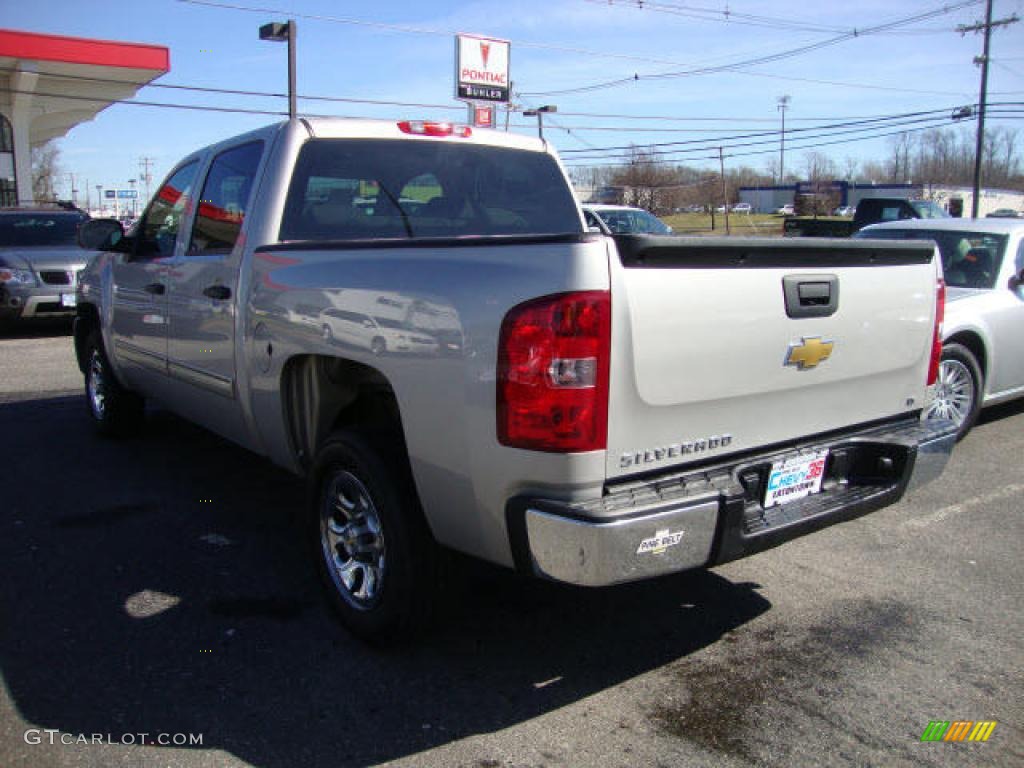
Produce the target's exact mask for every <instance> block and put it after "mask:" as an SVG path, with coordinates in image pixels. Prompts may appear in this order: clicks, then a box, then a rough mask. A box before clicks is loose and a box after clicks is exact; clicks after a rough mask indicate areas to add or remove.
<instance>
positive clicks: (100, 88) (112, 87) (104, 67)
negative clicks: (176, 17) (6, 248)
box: [0, 29, 170, 205]
mask: <svg viewBox="0 0 1024 768" xmlns="http://www.w3.org/2000/svg"><path fill="white" fill-rule="evenodd" d="M169 70H170V51H169V50H168V49H167V48H165V47H163V46H159V45H146V44H141V43H123V42H113V41H110V40H90V39H86V38H81V37H62V36H58V35H44V34H38V33H35V32H23V31H18V30H11V29H0V205H29V204H31V203H32V202H33V194H32V165H31V163H32V160H31V150H32V148H33V147H38V146H40V145H42V144H45V143H46V142H47V141H49V140H50V139H55V138H59V137H61V136H64V135H65V134H66V133H67V132H68V131H69V130H71V129H72V128H73V127H74V126H76V125H78V124H79V123H82V122H85V121H87V120H92V119H93V118H94V117H95V116H96V115H97V113H99V112H100V111H102V110H104V109H106V108H107V107H109V106H110V105H111V104H113V103H114V102H116V101H118V100H121V99H127V98H131V97H132V96H134V95H135V94H136V93H137V92H138V90H139V89H140V88H141V87H142V86H144V85H146V84H147V83H149V82H152V81H153V80H155V79H156V78H158V77H160V76H161V75H163V74H165V73H166V72H168V71H169Z"/></svg>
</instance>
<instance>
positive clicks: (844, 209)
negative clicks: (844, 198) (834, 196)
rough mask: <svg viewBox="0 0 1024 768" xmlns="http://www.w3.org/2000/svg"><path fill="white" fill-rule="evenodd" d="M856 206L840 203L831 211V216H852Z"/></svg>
mask: <svg viewBox="0 0 1024 768" xmlns="http://www.w3.org/2000/svg"><path fill="white" fill-rule="evenodd" d="M856 210H857V206H855V205H841V206H839V207H838V208H836V209H835V210H834V211H832V215H833V216H853V214H854V213H855V212H856Z"/></svg>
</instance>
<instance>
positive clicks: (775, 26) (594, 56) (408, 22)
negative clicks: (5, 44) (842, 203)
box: [0, 0, 1024, 189]
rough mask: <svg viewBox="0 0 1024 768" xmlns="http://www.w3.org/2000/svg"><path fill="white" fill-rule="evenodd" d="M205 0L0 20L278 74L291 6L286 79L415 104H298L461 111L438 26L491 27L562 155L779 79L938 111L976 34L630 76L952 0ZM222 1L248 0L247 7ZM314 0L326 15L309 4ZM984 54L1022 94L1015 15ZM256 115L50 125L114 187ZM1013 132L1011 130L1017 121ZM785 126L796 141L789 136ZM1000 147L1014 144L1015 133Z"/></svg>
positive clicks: (246, 76)
mask: <svg viewBox="0 0 1024 768" xmlns="http://www.w3.org/2000/svg"><path fill="white" fill-rule="evenodd" d="M224 3H225V4H230V5H233V6H236V8H218V7H212V6H211V5H205V4H197V3H190V2H181V1H180V0H130V1H129V2H120V0H94V1H93V2H88V1H86V2H81V1H79V0H75V1H74V2H69V1H67V0H62V1H59V2H58V1H56V0H36V2H20V3H17V4H15V3H13V2H6V3H5V4H4V11H3V15H2V20H0V24H2V25H3V26H5V27H9V28H13V29H24V30H30V31H36V32H47V33H52V34H65V35H77V36H85V37H98V38H105V39H113V40H125V41H133V42H146V43H155V44H160V45H165V46H167V47H168V48H170V51H171V71H170V73H168V74H167V75H165V76H164V77H163V78H161V80H159V81H158V82H163V83H172V84H181V85H191V86H204V87H214V88H235V89H240V90H257V91H274V92H282V93H283V92H284V91H285V90H286V87H287V78H286V48H285V46H284V45H282V44H275V43H269V42H262V41H260V40H259V39H258V36H257V28H258V27H259V25H260V24H262V23H264V22H267V21H273V20H284V19H286V18H287V17H288V16H289V15H292V16H293V17H294V18H296V20H297V22H298V25H299V34H298V91H299V93H300V94H311V95H323V96H333V97H343V98H350V99H373V100H382V101H394V102H403V103H416V104H420V105H423V106H400V105H390V106H375V105H369V104H360V103H345V102H341V103H324V102H319V103H318V102H314V101H300V104H299V109H300V112H310V113H318V114H337V115H343V116H346V115H347V116H362V117H379V118H385V119H392V118H394V119H403V118H411V117H416V118H435V119H453V120H457V119H461V118H462V116H463V115H464V114H465V110H464V108H463V107H461V106H460V105H459V103H458V102H456V101H455V100H454V96H453V92H454V85H453V72H454V62H453V50H454V43H453V39H452V34H453V33H454V32H456V31H462V32H471V33H478V34H482V35H488V36H494V37H500V38H505V39H508V40H511V43H512V65H511V68H512V79H513V81H514V83H515V90H516V91H518V92H522V93H524V94H537V95H529V96H523V97H522V98H519V99H517V100H516V101H517V102H519V103H522V104H525V105H526V106H538V105H541V104H546V103H552V104H555V105H557V107H558V110H559V111H558V114H557V115H555V116H554V117H553V119H552V120H551V121H548V122H547V123H546V125H547V129H546V131H545V133H546V137H547V138H549V139H551V140H552V141H553V142H554V143H555V145H556V146H557V148H558V149H559V151H561V152H563V158H564V159H565V160H566V162H567V163H575V162H580V160H578V159H577V158H575V156H574V154H575V153H574V150H582V149H586V148H588V147H608V146H622V145H628V144H631V143H637V144H644V143H648V142H665V141H685V140H691V139H702V140H703V139H706V140H709V141H710V140H712V139H713V138H714V137H721V136H723V135H728V134H735V133H747V132H757V131H771V130H775V129H777V128H778V117H779V115H778V111H777V109H776V101H777V98H778V97H779V96H781V95H782V94H788V95H789V96H790V97H791V104H790V108H789V110H788V112H787V129H790V128H801V127H808V126H811V125H814V124H815V123H816V122H823V121H826V122H827V121H829V120H834V121H836V122H838V121H842V120H845V119H851V118H853V119H856V118H863V117H873V116H881V115H893V114H896V113H905V112H913V111H926V110H942V111H945V110H950V109H952V108H953V107H955V106H957V105H960V104H969V103H971V102H973V101H975V100H976V99H977V90H978V68H977V67H976V66H974V65H973V64H972V58H973V57H974V56H976V55H978V54H979V53H980V52H981V37H980V36H978V35H966V36H961V35H959V34H957V33H956V31H955V27H956V25H957V24H965V23H968V24H969V23H973V22H974V21H977V20H979V19H980V18H982V17H983V15H984V4H983V3H978V4H975V5H973V6H971V7H968V8H964V9H960V10H957V11H954V12H952V13H949V14H946V15H942V16H939V17H937V18H933V19H929V20H926V21H921V22H918V23H915V24H912V25H909V26H905V27H900V28H897V29H895V30H892V31H888V32H882V33H877V34H866V35H858V36H857V37H856V38H853V39H849V40H845V41H842V42H838V43H835V44H831V45H827V46H824V47H821V48H820V49H818V50H815V51H812V52H809V53H804V54H801V55H797V56H793V57H790V58H785V59H781V60H778V61H775V62H771V63H763V64H758V65H755V66H750V67H746V68H744V69H743V70H741V71H728V72H718V73H713V74H703V75H692V76H684V77H673V78H662V79H652V78H650V77H649V76H650V75H653V74H657V73H664V72H674V71H686V70H691V69H694V68H697V67H707V66H713V65H722V64H731V63H735V62H740V61H745V60H748V59H752V58H757V57H764V56H769V55H772V54H776V53H780V52H783V51H789V50H792V49H795V48H800V47H803V46H808V45H813V44H816V43H820V42H823V41H828V40H830V39H832V38H835V37H837V36H839V35H840V34H842V33H843V32H844V31H849V30H852V29H855V28H856V29H859V30H863V29H865V28H867V27H871V26H874V25H877V24H881V23H885V22H888V21H895V20H897V19H903V18H906V17H910V16H914V15H916V14H919V13H925V12H928V11H933V10H936V9H939V8H940V7H942V6H943V5H954V4H956V3H955V2H954V0H944V1H943V0H900V1H899V2H893V1H892V0H856V2H851V1H850V0H843V1H842V2H834V1H833V0H825V1H823V2H817V3H809V2H806V1H805V2H794V1H791V0H772V2H762V1H761V0H730V2H728V5H726V3H725V2H722V0H692V2H689V1H688V0H659V1H658V2H648V3H645V4H644V5H645V7H644V8H643V9H640V8H637V3H636V2H625V1H624V0H612V2H611V3H609V2H608V0H596V1H595V0H479V1H478V2H445V1H444V0H434V1H433V2H409V1H408V0H391V1H390V2H380V1H378V2H364V1H362V0H351V1H350V2H345V3H339V2H321V1H318V0H305V1H299V0H294V1H292V2H288V1H287V0H224ZM237 7H248V8H262V9H265V10H261V11H259V12H247V11H244V10H238V9H237ZM726 7H728V9H729V10H730V11H731V12H732V13H733V14H746V15H752V16H760V17H768V18H767V19H764V18H762V19H754V20H751V19H748V18H746V17H745V16H739V15H737V16H733V17H732V18H731V19H729V20H725V17H724V14H719V15H718V16H717V17H716V18H715V19H714V20H713V19H711V18H709V14H701V13H696V12H695V11H694V10H693V9H714V10H718V11H722V10H724V9H725V8H726ZM1013 13H1017V14H1018V15H1021V16H1024V0H995V11H994V16H995V18H1002V17H1005V16H1009V15H1011V14H1013ZM317 16H319V17H333V20H331V19H329V18H312V17H317ZM697 16H702V18H697ZM776 20H779V21H781V22H782V23H776ZM746 22H752V23H746ZM798 27H799V28H798ZM992 60H993V64H992V67H991V70H990V80H989V91H990V97H989V98H990V101H1018V102H1024V22H1022V23H1019V24H1016V25H1013V26H1011V27H1009V28H1007V29H1001V30H998V31H996V32H995V33H994V34H993V49H992ZM634 75H639V76H640V79H639V80H633V81H631V82H628V83H627V84H625V85H622V86H619V87H608V88H603V89H600V90H595V91H589V92H582V93H551V94H548V95H542V92H550V91H564V90H567V89H574V88H577V87H579V86H587V85H591V84H595V83H602V82H607V81H611V80H617V79H620V78H622V79H628V78H632V77H633V76H634ZM812 81H824V82H812ZM138 98H139V99H144V100H148V101H160V102H174V103H181V104H206V105H216V106H224V107H243V108H249V109H264V110H281V111H283V110H285V109H286V108H287V104H286V100H284V99H274V98H252V97H241V96H225V95H209V94H195V93H188V92H181V91H171V90H165V89H156V88H146V89H143V90H142V91H141V92H140V93H139V96H138ZM427 105H438V108H433V107H431V106H427ZM580 113H588V114H580ZM593 115H607V116H605V117H597V116H593ZM638 118H660V119H657V120H655V119H638ZM664 118H672V119H664ZM275 119H276V118H274V117H273V116H267V115H242V114H218V113H214V112H198V111H186V110H178V109H161V108H154V107H140V106H131V105H114V106H112V107H110V108H108V109H107V110H105V111H104V112H102V113H101V114H100V115H99V116H98V117H97V118H96V119H95V120H94V121H92V122H90V123H86V124H83V125H80V126H78V127H76V128H74V129H73V130H72V131H71V132H70V133H69V134H68V136H67V137H65V138H64V139H63V140H61V151H62V166H63V170H65V171H73V172H75V173H76V174H78V175H79V176H80V177H82V178H83V180H84V179H88V181H89V184H90V188H94V187H95V185H97V184H102V185H103V186H104V187H105V188H112V187H126V186H127V179H128V178H131V177H133V176H137V175H138V173H139V169H138V160H139V158H140V157H152V158H153V159H154V176H155V180H157V179H159V178H161V177H162V176H163V175H164V174H165V173H166V172H167V171H168V170H169V169H170V167H171V165H173V164H174V163H175V162H176V161H177V160H178V159H179V158H180V157H181V156H183V155H184V154H186V153H187V152H189V151H191V150H192V149H195V148H197V147H199V146H202V145H204V144H207V143H210V142H213V141H217V140H219V139H223V138H226V137H228V136H230V135H232V134H235V133H240V132H242V131H245V130H249V129H251V128H254V127H257V126H259V125H264V124H266V123H268V122H271V121H273V120H275ZM511 123H512V126H513V127H512V129H513V130H516V131H522V132H529V133H533V132H534V131H535V123H534V122H533V120H532V119H527V118H524V117H522V116H520V115H513V116H512V119H511ZM989 124H990V125H1000V124H1002V125H1006V126H1009V127H1016V126H1020V125H1021V122H1020V120H1019V119H1018V120H1010V121H1005V120H1001V119H990V120H989ZM972 125H973V124H972ZM644 128H648V129H658V130H656V131H645V130H643V129H644ZM565 129H570V131H571V132H567V131H566V130H565ZM1021 133H1022V135H1024V130H1022V131H1021ZM787 142H788V143H790V144H791V145H792V146H793V147H796V146H797V142H796V139H795V136H794V137H790V138H787ZM810 142H811V140H809V143H810ZM1020 146H1021V151H1024V138H1022V139H1021V142H1020ZM886 147H887V140H886V139H884V138H879V139H875V140H872V141H862V142H857V143H848V144H842V145H836V146H830V147H821V148H820V149H818V150H817V151H820V152H824V153H826V154H828V155H829V156H831V157H832V158H833V159H834V160H836V161H837V162H838V163H840V164H842V163H843V162H844V160H845V158H848V157H850V158H856V159H859V160H869V159H881V158H882V157H884V155H885V153H886ZM772 149H774V145H773V144H768V145H759V146H755V147H751V148H748V149H747V150H745V151H755V150H772ZM740 151H743V150H736V152H735V153H734V154H737V155H738V153H739V152H740ZM801 155H802V151H801V150H799V149H796V148H793V149H787V161H786V162H787V167H790V164H791V163H793V164H795V166H796V167H799V164H800V159H801ZM694 158H695V159H694V160H693V161H691V162H693V164H697V165H700V164H708V163H709V162H710V160H709V154H708V153H707V152H701V153H699V154H695V155H694ZM675 159H677V160H680V161H682V160H683V159H684V158H682V157H677V158H675ZM771 159H777V154H776V153H774V152H772V153H771V154H764V155H753V156H749V157H739V156H734V157H730V158H728V159H727V163H728V164H729V165H730V166H733V165H740V164H747V165H750V166H752V167H755V168H758V169H761V170H764V169H765V168H766V167H767V163H768V162H769V161H770V160H771ZM588 162H593V161H588ZM716 163H717V161H716ZM79 188H80V189H82V186H81V185H80V187H79Z"/></svg>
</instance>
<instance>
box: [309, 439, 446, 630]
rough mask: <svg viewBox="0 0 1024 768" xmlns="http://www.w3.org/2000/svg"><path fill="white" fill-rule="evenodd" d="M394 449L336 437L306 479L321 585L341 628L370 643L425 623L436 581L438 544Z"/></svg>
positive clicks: (386, 444) (378, 441)
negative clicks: (338, 618) (308, 480)
mask: <svg viewBox="0 0 1024 768" xmlns="http://www.w3.org/2000/svg"><path fill="white" fill-rule="evenodd" d="M393 445H394V443H393V442H392V441H390V440H387V439H386V438H384V437H383V436H377V435H369V434H364V433H362V432H355V431H341V432H337V433H336V434H334V435H333V436H332V437H331V438H330V439H329V440H328V442H327V443H326V445H325V446H324V447H323V448H322V449H321V451H320V453H319V455H318V456H317V459H316V462H315V464H314V467H313V471H312V473H311V474H310V491H311V493H310V497H311V503H310V520H309V533H310V534H311V539H312V542H311V543H312V544H313V548H314V553H315V554H314V556H315V557H316V561H317V566H318V570H319V572H320V576H321V580H322V581H323V583H324V586H325V587H326V590H327V596H328V599H329V601H330V602H331V605H332V607H333V608H334V609H335V610H336V611H337V612H338V615H339V617H340V618H341V621H342V623H343V624H345V626H346V627H348V629H349V630H350V631H351V632H352V633H353V634H355V635H356V636H358V637H360V638H362V639H363V640H367V641H371V642H380V641H387V640H394V639H397V638H398V637H400V636H401V635H403V634H404V633H408V632H411V631H414V630H415V629H417V628H418V626H419V625H421V624H423V623H424V622H425V620H426V619H427V618H428V617H429V613H430V608H431V606H432V603H433V596H434V591H435V583H436V573H437V562H438V553H437V551H436V546H437V545H436V544H435V543H434V541H433V538H432V537H431V535H430V532H429V529H428V528H427V525H426V521H425V520H424V518H423V513H422V511H421V510H420V507H419V502H418V500H417V498H416V493H415V490H414V489H413V485H412V479H411V477H410V476H409V472H408V470H407V469H403V467H404V465H405V463H404V461H402V460H401V459H400V457H399V456H398V455H397V451H395V450H393V449H392V446H393Z"/></svg>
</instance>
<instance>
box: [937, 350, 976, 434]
mask: <svg viewBox="0 0 1024 768" xmlns="http://www.w3.org/2000/svg"><path fill="white" fill-rule="evenodd" d="M983 389H984V377H983V376H982V373H981V366H980V365H978V360H977V358H976V357H975V356H974V353H973V352H971V350H969V349H968V348H967V347H965V346H963V345H962V344H947V345H946V346H945V347H943V348H942V360H941V362H940V363H939V378H938V381H937V382H936V391H935V399H934V400H933V401H932V403H931V405H930V406H929V407H928V414H927V415H928V418H929V419H952V421H953V422H954V423H955V424H956V425H957V432H956V439H957V442H959V441H960V440H963V439H964V437H965V436H966V435H967V433H968V432H970V431H971V428H972V427H973V426H974V424H975V422H976V421H977V420H978V413H979V411H980V410H981V396H982V392H983Z"/></svg>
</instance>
